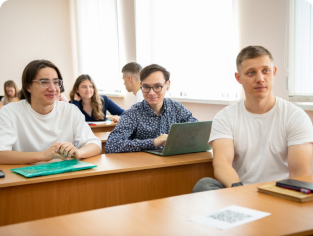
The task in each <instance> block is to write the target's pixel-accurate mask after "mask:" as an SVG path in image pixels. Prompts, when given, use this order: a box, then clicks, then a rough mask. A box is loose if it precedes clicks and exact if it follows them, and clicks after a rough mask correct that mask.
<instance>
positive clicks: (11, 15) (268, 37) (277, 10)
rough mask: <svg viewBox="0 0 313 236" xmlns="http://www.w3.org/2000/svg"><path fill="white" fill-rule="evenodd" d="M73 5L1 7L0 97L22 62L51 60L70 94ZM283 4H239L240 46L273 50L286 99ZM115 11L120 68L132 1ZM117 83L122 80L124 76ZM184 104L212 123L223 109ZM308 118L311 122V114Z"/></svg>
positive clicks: (47, 2) (130, 47)
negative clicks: (117, 22) (59, 71)
mask: <svg viewBox="0 0 313 236" xmlns="http://www.w3.org/2000/svg"><path fill="white" fill-rule="evenodd" d="M73 2H74V1H73V0H27V1H25V0H8V1H7V2H5V3H4V4H3V5H2V6H1V8H0V71H1V76H0V94H3V88H2V85H3V83H4V82H5V81H6V80H9V79H13V80H14V81H16V82H17V83H18V86H19V87H21V82H20V81H21V75H22V71H23V69H24V67H25V66H26V64H27V63H29V62H30V61H31V60H34V59H43V58H44V59H48V60H51V61H52V62H53V63H55V64H56V65H57V66H58V67H59V69H60V70H61V73H62V75H63V77H64V80H65V82H64V83H65V89H66V95H68V92H69V91H70V90H71V87H72V85H73V83H74V81H75V79H76V78H77V76H78V75H79V72H78V67H77V50H76V47H77V45H76V38H75V24H74V22H73V21H74V20H75V16H73V10H74V4H73ZM286 4H287V1H285V0H262V1H260V0H238V13H239V32H240V47H241V48H242V47H244V46H247V45H262V46H265V47H266V48H268V49H269V50H270V51H271V52H272V54H273V56H274V61H275V64H276V66H277V67H278V73H277V77H276V79H275V87H274V94H275V95H277V96H280V97H282V98H284V99H288V91H287V90H286V80H285V78H286V72H285V69H284V43H285V28H286V25H285V24H286ZM118 10H119V11H120V12H121V13H122V17H121V18H120V19H119V31H120V32H122V34H121V35H122V38H121V41H120V49H121V67H122V66H123V65H124V64H126V63H127V62H130V61H136V41H135V40H136V38H135V15H134V0H118ZM216 37H218V36H216ZM139 63H140V62H139ZM168 69H169V71H170V68H168ZM182 69H183V68H182ZM116 79H122V75H121V77H120V78H116ZM234 79H235V78H234ZM213 86H214V85H213ZM112 99H113V100H114V101H115V102H116V103H117V104H119V105H120V106H121V107H123V108H124V109H128V108H129V107H130V106H131V105H132V104H133V102H134V101H135V96H134V95H133V94H132V93H127V94H126V96H125V97H124V98H112ZM184 105H185V106H186V107H187V109H189V110H191V111H192V112H193V114H194V116H195V117H197V118H198V119H199V120H211V119H213V117H214V115H215V114H216V113H217V112H218V111H219V110H220V109H222V108H223V107H225V106H222V105H207V104H195V103H184ZM308 114H309V115H310V117H311V119H313V112H308Z"/></svg>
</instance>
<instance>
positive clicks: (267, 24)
mask: <svg viewBox="0 0 313 236" xmlns="http://www.w3.org/2000/svg"><path fill="white" fill-rule="evenodd" d="M119 2H120V4H121V5H123V4H124V5H125V9H127V7H126V5H128V6H131V5H132V4H133V0H119ZM286 4H287V1H286V0H274V1H273V0H262V1H260V0H238V1H237V5H238V6H237V7H238V10H237V11H238V14H239V19H238V25H239V35H240V41H239V42H240V48H243V47H245V46H248V45H262V46H264V47H266V48H268V49H269V50H270V51H271V53H272V55H273V57H274V61H275V65H276V66H277V67H278V72H277V76H276V79H275V80H276V81H275V86H274V94H275V95H277V96H279V97H282V98H284V99H287V100H288V91H287V90H286V80H285V78H286V71H285V69H284V42H285V28H286ZM128 9H131V10H133V8H132V7H130V8H128ZM126 18H127V22H126V24H128V25H127V28H128V33H127V34H125V35H124V37H125V38H124V39H123V40H126V41H127V40H129V39H130V40H131V43H129V44H128V45H127V47H125V51H126V52H127V53H129V54H132V53H135V50H133V49H134V48H135V46H136V45H135V41H134V40H133V38H134V37H135V24H134V22H135V18H134V14H129V15H127V17H126ZM129 57H130V58H132V59H134V58H135V55H133V56H130V55H129ZM139 63H140V62H139ZM167 69H168V70H169V71H170V68H167ZM182 69H183V68H182ZM234 73H235V72H234ZM234 79H235V77H234ZM212 86H214V85H212ZM112 99H113V100H114V101H115V102H116V103H119V104H123V105H124V107H129V106H130V105H131V101H132V100H130V99H128V97H127V99H126V100H125V99H124V100H123V103H121V102H122V99H120V98H118V99H117V98H112ZM183 104H184V105H185V106H186V108H187V109H189V110H191V111H192V113H193V115H194V116H195V117H196V118H198V119H199V120H212V119H213V117H214V116H215V114H216V113H217V112H218V111H219V110H220V109H222V108H223V107H225V106H222V105H209V104H195V103H183Z"/></svg>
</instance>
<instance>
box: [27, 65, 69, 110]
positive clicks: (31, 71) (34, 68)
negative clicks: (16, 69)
mask: <svg viewBox="0 0 313 236" xmlns="http://www.w3.org/2000/svg"><path fill="white" fill-rule="evenodd" d="M47 67H49V68H52V69H54V70H55V71H56V72H57V74H58V79H61V80H62V81H63V78H62V75H61V73H60V70H59V69H58V68H57V67H56V66H55V65H54V64H53V63H52V62H51V61H48V60H43V59H42V60H34V61H31V62H30V63H28V65H27V66H26V67H25V68H24V71H23V74H22V91H23V94H24V96H25V99H26V100H27V102H28V103H29V104H30V103H31V94H30V92H28V90H27V89H29V86H30V85H31V84H32V82H33V80H34V79H35V78H36V76H37V74H38V71H39V70H41V69H43V68H47ZM62 87H63V83H62V86H61V88H60V89H62Z"/></svg>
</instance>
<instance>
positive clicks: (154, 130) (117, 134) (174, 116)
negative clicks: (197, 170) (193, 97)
mask: <svg viewBox="0 0 313 236" xmlns="http://www.w3.org/2000/svg"><path fill="white" fill-rule="evenodd" d="M169 79H170V73H169V72H168V71H167V70H166V69H165V68H164V67H162V66H159V65H156V64H152V65H150V66H147V67H145V68H144V69H143V70H142V71H141V72H140V85H141V90H142V93H143V97H144V100H143V101H142V102H139V103H136V104H135V105H133V106H132V107H131V108H130V109H129V110H127V111H125V112H124V113H123V116H121V119H120V121H119V123H118V124H117V125H116V127H115V129H114V130H113V131H112V132H111V134H110V135H109V138H108V140H107V142H106V146H105V152H106V153H116V152H140V151H142V150H149V149H156V148H160V147H162V146H164V145H165V143H166V140H167V135H168V133H169V130H170V127H171V125H172V124H173V123H184V122H196V121H197V119H196V118H194V117H193V116H192V114H191V112H190V111H188V110H187V109H186V108H185V107H184V106H183V105H182V104H181V103H179V102H176V101H173V100H171V99H169V98H164V96H165V93H166V91H167V90H168V89H169V87H170V80H169Z"/></svg>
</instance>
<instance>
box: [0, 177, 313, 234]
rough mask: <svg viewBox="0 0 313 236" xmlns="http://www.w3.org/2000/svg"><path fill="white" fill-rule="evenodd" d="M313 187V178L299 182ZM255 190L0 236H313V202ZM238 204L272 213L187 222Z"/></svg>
mask: <svg viewBox="0 0 313 236" xmlns="http://www.w3.org/2000/svg"><path fill="white" fill-rule="evenodd" d="M298 179H301V180H304V181H310V182H313V178H312V176H307V177H302V178H298ZM257 185H262V184H256V185H250V186H243V187H236V188H229V189H223V190H216V191H209V192H202V193H197V194H188V195H183V196H176V197H170V198H165V199H159V200H153V201H147V202H141V203H135V204H129V205H124V206H116V207H110V208H105V209H100V210H95V211H88V212H83V213H77V214H71V215H66V216H60V217H54V218H50V219H43V220H38V221H32V222H26V223H21V224H16V225H10V226H6V227H0V235H31V236H36V235H46V236H50V235H51V236H54V235H58V236H63V235H64V236H67V235H78V236H79V235H152V236H153V235H157V236H159V235H188V236H189V235H256V236H257V235H261V236H264V235H312V234H313V223H312V222H313V214H312V211H313V202H308V203H297V202H293V201H289V200H285V199H281V198H277V197H274V196H270V195H266V194H263V193H259V192H257V188H256V186H257ZM230 205H238V206H242V207H247V208H251V209H255V210H259V211H264V212H270V213H271V215H270V216H267V217H265V218H262V219H259V220H256V221H253V222H250V223H247V224H244V225H241V226H237V227H235V228H232V229H228V230H225V231H222V230H218V229H215V228H212V227H209V226H205V225H201V224H197V223H194V222H191V221H189V220H188V219H189V218H190V217H193V216H199V215H204V214H208V213H211V212H214V211H217V210H219V209H221V208H224V207H227V206H230Z"/></svg>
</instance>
